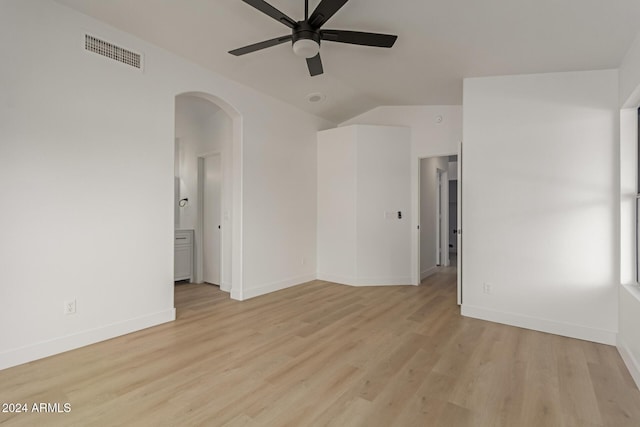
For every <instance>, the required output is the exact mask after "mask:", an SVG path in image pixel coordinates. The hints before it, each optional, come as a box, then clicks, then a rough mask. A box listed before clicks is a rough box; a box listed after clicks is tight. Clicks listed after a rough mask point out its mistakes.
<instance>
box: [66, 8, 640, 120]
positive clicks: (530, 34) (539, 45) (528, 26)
mask: <svg viewBox="0 0 640 427" xmlns="http://www.w3.org/2000/svg"><path fill="white" fill-rule="evenodd" d="M57 1H58V2H59V3H62V4H65V5H68V6H70V7H72V8H74V9H77V10H79V11H81V12H83V13H86V14H88V15H91V16H93V17H95V18H97V19H99V20H101V21H104V22H106V23H109V24H111V25H113V26H115V27H117V28H120V29H122V30H124V31H126V32H128V33H131V34H134V35H136V36H138V37H140V38H142V39H145V40H147V41H149V42H151V43H153V44H156V45H158V46H161V47H163V48H165V49H167V50H170V51H172V52H174V53H176V54H178V55H180V56H182V57H184V58H187V59H189V60H191V61H193V62H195V63H198V64H200V65H202V66H204V67H207V68H209V69H211V70H213V71H215V72H217V73H220V74H222V75H225V76H227V77H228V78H231V79H233V80H236V81H239V82H241V83H243V84H246V85H247V86H251V87H253V88H255V89H258V90H260V91H262V92H265V93H268V94H270V95H272V96H274V97H276V98H280V99H281V100H283V101H285V102H287V103H290V104H293V105H295V106H297V107H299V108H301V109H303V110H306V111H309V112H311V113H313V114H316V115H319V116H322V117H324V118H326V119H328V120H331V121H333V122H336V123H339V122H342V121H345V120H347V119H349V118H351V117H353V116H355V115H358V114H360V113H363V112H365V111H367V110H370V109H372V108H374V107H376V106H379V105H440V104H441V105H446V104H461V103H462V78H464V77H474V76H488V75H505V74H523V73H541V72H554V71H578V70H594V69H606V68H617V67H618V66H619V65H620V61H621V60H622V58H623V56H624V54H625V52H626V51H627V49H628V48H629V46H630V45H631V43H632V41H633V38H634V37H635V35H636V33H637V32H638V31H639V30H640V1H639V0H438V1H436V0H398V1H389V0H350V1H349V2H348V3H347V4H346V5H345V6H343V8H342V9H340V10H339V11H338V13H337V14H336V15H335V16H334V17H333V18H332V19H331V20H329V21H328V22H327V23H326V24H325V26H324V27H323V28H325V29H345V30H357V31H369V32H381V33H391V34H397V35H398V41H397V42H396V44H395V46H394V47H393V48H391V49H381V48H371V47H361V46H354V45H347V44H339V43H331V42H324V43H323V44H322V48H321V56H322V61H323V65H324V74H323V75H320V76H316V77H310V76H309V74H308V71H307V67H306V63H305V61H304V59H301V58H299V57H296V56H295V55H294V54H293V52H292V49H291V46H290V44H288V43H285V44H282V45H279V46H275V47H271V48H268V49H265V50H263V51H259V52H255V53H252V54H248V55H245V56H240V57H235V56H232V55H230V54H228V53H227V51H229V50H231V49H235V48H238V47H242V46H245V45H248V44H251V43H255V42H259V41H262V40H266V39H271V38H274V37H278V36H280V35H287V34H290V30H289V28H288V27H286V26H284V25H282V24H280V23H279V22H277V21H275V20H273V19H272V18H270V17H268V16H267V15H263V14H262V13H261V12H259V11H257V10H255V9H254V8H252V7H251V6H249V5H247V4H245V3H244V2H242V1H241V0H180V1H178V0H109V1H105V0H57ZM270 3H271V4H272V5H273V6H275V7H276V8H278V9H279V10H281V11H282V12H284V13H285V14H287V15H289V16H290V17H291V18H293V19H294V20H301V19H302V18H303V15H304V1H303V0H270ZM309 3H310V6H309V7H310V9H311V10H313V9H314V8H315V6H316V5H317V4H318V3H319V0H310V2H309ZM313 92H321V93H323V94H324V95H326V100H325V101H324V102H322V103H318V104H311V103H309V102H308V101H307V100H306V96H307V95H308V94H310V93H313Z"/></svg>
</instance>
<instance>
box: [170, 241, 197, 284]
mask: <svg viewBox="0 0 640 427" xmlns="http://www.w3.org/2000/svg"><path fill="white" fill-rule="evenodd" d="M186 279H189V282H192V281H193V230H176V232H175V240H174V258H173V280H175V281H178V280H186Z"/></svg>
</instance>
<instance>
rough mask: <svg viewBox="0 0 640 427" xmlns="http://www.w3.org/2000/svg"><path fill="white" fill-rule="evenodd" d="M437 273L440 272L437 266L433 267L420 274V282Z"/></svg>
mask: <svg viewBox="0 0 640 427" xmlns="http://www.w3.org/2000/svg"><path fill="white" fill-rule="evenodd" d="M436 271H438V267H437V266H435V265H434V266H433V267H431V268H429V269H427V270H424V271H422V272H421V273H420V280H424V279H426V278H427V277H429V276H431V275H432V274H434V273H435V272H436Z"/></svg>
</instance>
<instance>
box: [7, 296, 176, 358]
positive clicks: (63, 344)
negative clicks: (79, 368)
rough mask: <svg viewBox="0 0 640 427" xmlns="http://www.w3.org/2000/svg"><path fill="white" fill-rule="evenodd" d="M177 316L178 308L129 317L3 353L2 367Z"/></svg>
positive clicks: (71, 348) (97, 340)
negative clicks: (121, 320)
mask: <svg viewBox="0 0 640 427" xmlns="http://www.w3.org/2000/svg"><path fill="white" fill-rule="evenodd" d="M175 319H176V309H175V308H172V309H170V310H165V311H161V312H158V313H153V314H149V315H146V316H141V317H137V318H135V319H129V320H125V321H123V322H117V323H112V324H110V325H107V326H102V327H99V328H95V329H90V330H87V331H83V332H79V333H76V334H72V335H66V336H63V337H60V338H55V339H52V340H49V341H42V342H39V343H36V344H33V345H29V346H25V347H21V348H17V349H13V350H9V351H7V352H4V353H2V354H0V370H1V369H6V368H11V367H12V366H17V365H22V364H23V363H28V362H32V361H34V360H38V359H42V358H45V357H49V356H53V355H54V354H59V353H64V352H66V351H69V350H73V349H76V348H80V347H85V346H87V345H90V344H95V343H97V342H100V341H105V340H108V339H111V338H116V337H119V336H122V335H126V334H130V333H132V332H136V331H140V330H142V329H147V328H150V327H152V326H156V325H160V324H162V323H167V322H171V321H174V320H175Z"/></svg>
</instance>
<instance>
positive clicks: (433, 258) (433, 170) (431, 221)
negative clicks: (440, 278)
mask: <svg viewBox="0 0 640 427" xmlns="http://www.w3.org/2000/svg"><path fill="white" fill-rule="evenodd" d="M448 168H449V160H448V157H429V158H426V159H422V160H420V278H421V279H424V278H425V277H427V276H429V275H430V274H433V273H435V271H436V264H437V262H438V254H437V228H438V208H437V197H438V192H437V189H438V178H437V170H438V169H440V170H443V171H446V170H448ZM446 191H448V182H447V190H446Z"/></svg>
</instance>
